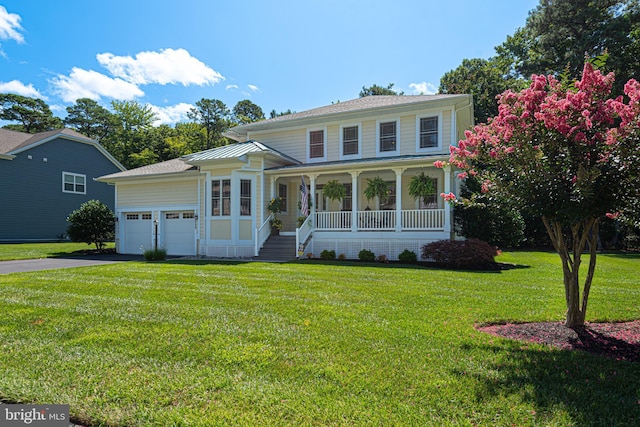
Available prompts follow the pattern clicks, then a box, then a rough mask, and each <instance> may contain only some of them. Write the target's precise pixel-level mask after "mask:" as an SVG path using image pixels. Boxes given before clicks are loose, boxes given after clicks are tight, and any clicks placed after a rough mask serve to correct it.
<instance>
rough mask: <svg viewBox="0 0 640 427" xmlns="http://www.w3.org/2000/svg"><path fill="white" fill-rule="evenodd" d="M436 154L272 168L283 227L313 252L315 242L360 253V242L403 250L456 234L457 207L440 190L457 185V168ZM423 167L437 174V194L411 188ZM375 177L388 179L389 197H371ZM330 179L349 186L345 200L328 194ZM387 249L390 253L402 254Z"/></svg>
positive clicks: (302, 247) (271, 182)
mask: <svg viewBox="0 0 640 427" xmlns="http://www.w3.org/2000/svg"><path fill="white" fill-rule="evenodd" d="M433 160H435V159H433ZM433 160H432V159H429V161H425V160H424V159H408V160H406V159H405V160H403V161H402V162H400V161H399V162H397V163H398V164H396V165H393V167H389V165H388V164H387V165H385V166H386V167H385V166H382V165H380V164H379V162H375V161H372V162H371V164H359V165H350V164H344V163H343V164H340V165H319V166H318V167H315V168H314V167H312V166H311V165H305V166H299V167H291V168H280V169H277V170H273V171H268V172H267V173H268V175H267V177H266V178H267V179H266V180H265V181H266V183H267V184H268V185H269V187H270V188H269V192H268V193H267V194H270V195H271V198H272V199H273V198H276V197H279V198H280V199H282V201H283V211H282V212H280V213H278V214H277V216H278V219H279V220H281V221H282V230H281V231H280V233H281V234H283V235H295V236H296V237H297V239H296V248H295V250H296V252H297V254H300V253H307V252H309V249H310V248H311V249H312V250H313V252H314V253H319V252H320V251H321V250H324V249H328V250H336V253H345V254H346V255H347V256H351V257H353V254H354V253H355V254H356V255H357V251H359V249H358V248H368V247H371V246H376V247H377V246H380V245H381V244H383V243H384V245H383V246H384V247H385V248H389V249H385V250H388V251H394V250H395V249H393V248H395V247H396V246H397V247H398V248H402V249H399V250H398V251H399V252H401V251H402V250H403V249H406V246H407V245H409V246H419V244H420V243H419V242H422V244H424V243H426V242H428V241H433V240H439V239H443V238H450V237H451V229H452V224H451V222H452V221H451V219H452V215H451V208H450V206H448V205H447V204H446V203H445V202H444V201H443V200H442V198H441V197H440V196H439V194H440V193H443V192H444V193H449V192H450V191H452V184H453V180H452V174H451V171H450V169H448V168H445V169H436V168H434V167H433V166H432V165H433ZM420 173H424V174H425V175H427V176H428V177H429V178H431V179H432V180H433V190H434V191H433V194H430V195H429V197H426V198H415V197H412V196H411V195H410V192H409V184H410V182H411V179H412V178H413V177H414V176H416V175H418V174H420ZM374 179H377V180H379V181H384V182H385V183H386V184H387V186H388V188H389V192H388V197H386V198H384V199H381V198H380V197H378V196H376V197H373V198H367V197H366V191H365V190H366V189H367V186H368V185H369V184H370V182H371V181H372V180H374ZM330 181H334V182H335V181H337V182H339V183H341V184H342V185H343V186H344V187H345V193H344V197H342V198H341V199H339V200H335V199H331V198H329V197H327V195H326V194H325V188H326V186H327V184H328V183H329V182H330ZM303 182H304V186H305V188H306V190H305V189H303V187H302V186H303ZM304 191H306V192H307V197H308V200H309V202H308V205H307V206H308V212H304V206H303V204H302V203H301V199H302V198H303V192H304ZM301 208H302V211H301ZM304 213H307V215H304ZM262 234H263V235H264V236H265V239H266V238H267V237H268V233H267V232H266V230H264V231H263V233H262ZM385 241H386V242H385ZM341 248H344V249H341ZM348 252H350V253H351V255H349V253H348ZM385 255H387V256H388V257H390V259H393V258H394V257H395V256H397V254H394V253H385Z"/></svg>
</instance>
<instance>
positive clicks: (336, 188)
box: [322, 179, 347, 201]
mask: <svg viewBox="0 0 640 427" xmlns="http://www.w3.org/2000/svg"><path fill="white" fill-rule="evenodd" d="M322 193H323V194H324V196H325V197H326V198H327V199H329V200H332V201H335V200H337V201H340V200H342V199H344V198H345V196H346V195H347V189H346V188H345V187H344V184H343V183H341V182H339V181H338V180H336V179H333V180H331V181H329V182H327V183H326V184H325V185H324V187H322Z"/></svg>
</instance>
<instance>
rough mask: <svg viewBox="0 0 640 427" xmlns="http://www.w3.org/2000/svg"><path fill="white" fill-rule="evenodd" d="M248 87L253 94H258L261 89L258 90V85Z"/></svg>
mask: <svg viewBox="0 0 640 427" xmlns="http://www.w3.org/2000/svg"><path fill="white" fill-rule="evenodd" d="M247 87H248V88H249V90H251V91H252V92H257V91H259V90H260V89H259V88H258V86H256V85H247Z"/></svg>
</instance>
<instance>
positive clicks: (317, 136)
mask: <svg viewBox="0 0 640 427" xmlns="http://www.w3.org/2000/svg"><path fill="white" fill-rule="evenodd" d="M322 157H324V131H323V130H314V131H311V132H309V158H311V159H318V158H322Z"/></svg>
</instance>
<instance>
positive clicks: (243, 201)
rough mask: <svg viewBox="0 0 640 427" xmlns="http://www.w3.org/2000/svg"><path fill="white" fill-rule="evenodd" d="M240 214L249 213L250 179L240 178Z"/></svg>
mask: <svg viewBox="0 0 640 427" xmlns="http://www.w3.org/2000/svg"><path fill="white" fill-rule="evenodd" d="M240 215H251V180H250V179H241V180H240Z"/></svg>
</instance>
